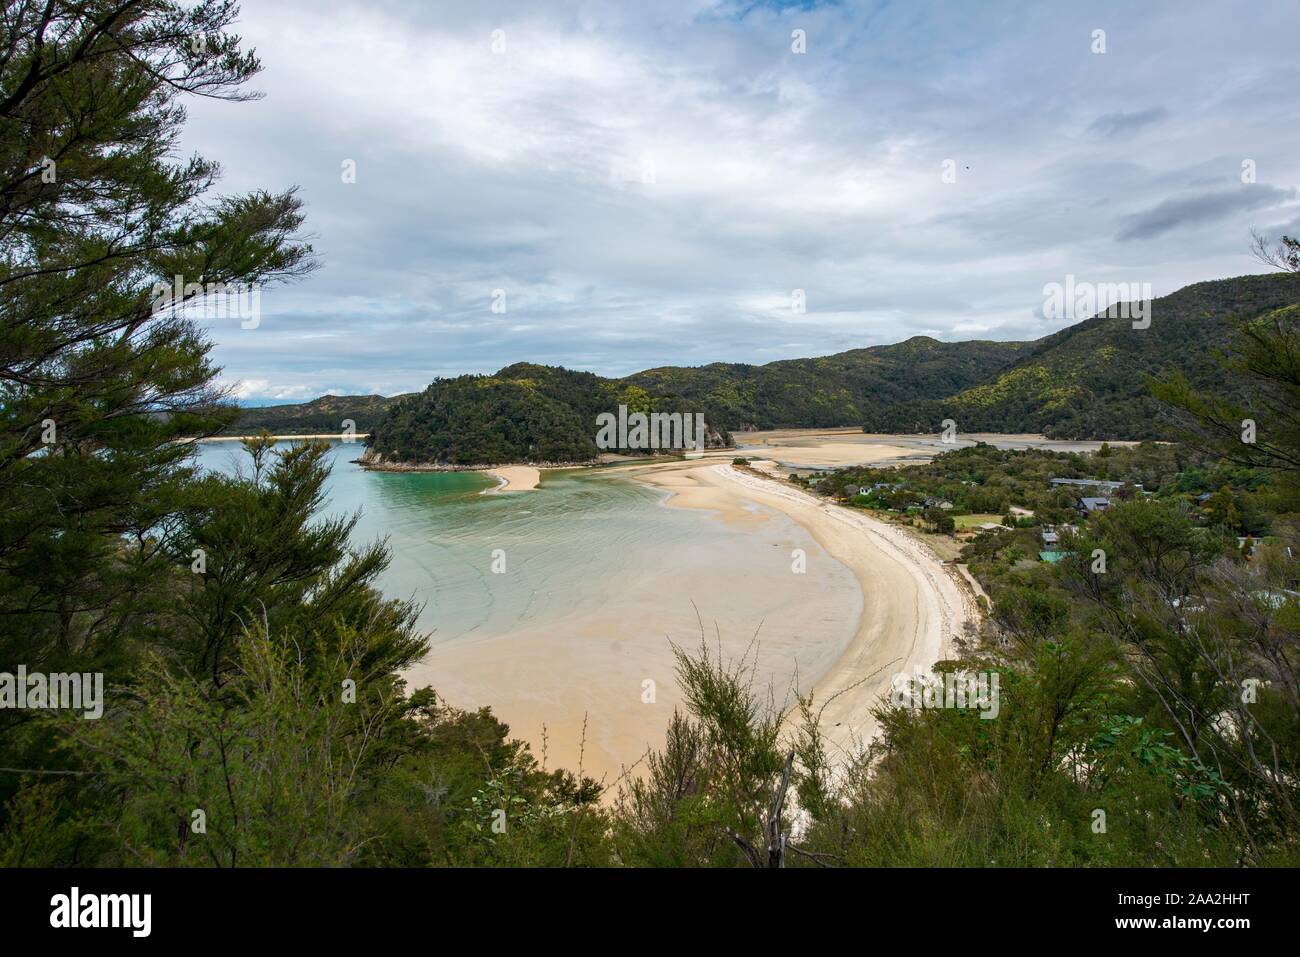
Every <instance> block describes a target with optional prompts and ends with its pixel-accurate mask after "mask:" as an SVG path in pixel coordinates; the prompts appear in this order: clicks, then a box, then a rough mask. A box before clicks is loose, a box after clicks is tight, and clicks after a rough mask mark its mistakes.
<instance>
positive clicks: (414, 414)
mask: <svg viewBox="0 0 1300 957" xmlns="http://www.w3.org/2000/svg"><path fill="white" fill-rule="evenodd" d="M620 405H623V406H626V407H627V410H628V412H629V413H634V412H641V413H655V412H658V413H669V414H671V413H688V412H698V411H703V410H701V409H700V408H699V407H698V406H693V405H692V404H691V403H689V402H688V401H687V400H685V399H682V398H681V397H679V396H665V395H655V394H652V393H651V392H649V391H647V390H646V389H643V388H641V387H639V386H637V385H634V384H631V383H628V382H626V381H620V380H617V379H605V378H602V377H601V376H598V375H595V374H594V373H591V372H574V371H572V370H569V369H563V368H559V367H555V366H542V365H534V364H532V363H526V362H519V363H516V364H514V365H512V366H507V367H506V368H504V369H502V370H501V371H500V372H498V373H496V374H495V375H490V376H476V375H463V376H457V377H456V378H454V379H436V380H434V382H432V383H431V384H430V385H429V387H428V388H427V389H425V390H424V391H423V392H420V393H416V394H413V395H409V396H404V397H402V398H401V399H400V400H398V401H396V402H395V403H394V404H393V405H392V406H391V407H390V408H389V410H388V412H387V413H386V414H385V415H384V417H383V418H382V419H381V420H380V421H379V422H378V423H377V424H376V425H375V427H374V428H373V429H372V430H371V434H370V438H369V440H368V441H367V443H366V444H367V458H368V459H369V460H371V461H372V462H375V463H376V464H377V463H380V462H384V463H437V464H439V465H493V464H501V463H509V462H534V463H573V462H590V461H593V460H594V459H595V458H596V456H597V455H598V454H599V453H600V452H601V451H606V450H605V449H599V448H597V445H596V436H597V431H598V430H597V424H596V423H597V416H598V415H600V414H601V413H605V412H609V413H616V412H617V410H618V407H619V406H620ZM707 418H708V421H710V422H713V421H716V418H715V417H713V416H709V417H707ZM707 440H708V444H709V445H726V444H730V441H731V438H730V436H729V435H727V434H726V433H725V432H721V431H718V430H716V429H711V430H710V434H709V435H708V436H707ZM617 450H618V449H617V448H616V447H613V448H610V449H608V451H617Z"/></svg>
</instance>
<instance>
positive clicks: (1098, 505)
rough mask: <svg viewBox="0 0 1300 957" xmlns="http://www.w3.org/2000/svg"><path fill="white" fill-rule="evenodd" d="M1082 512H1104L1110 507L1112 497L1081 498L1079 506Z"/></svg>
mask: <svg viewBox="0 0 1300 957" xmlns="http://www.w3.org/2000/svg"><path fill="white" fill-rule="evenodd" d="M1077 508H1078V509H1079V511H1081V512H1085V513H1087V512H1104V511H1106V509H1108V508H1110V499H1108V498H1081V499H1079V504H1078V506H1077Z"/></svg>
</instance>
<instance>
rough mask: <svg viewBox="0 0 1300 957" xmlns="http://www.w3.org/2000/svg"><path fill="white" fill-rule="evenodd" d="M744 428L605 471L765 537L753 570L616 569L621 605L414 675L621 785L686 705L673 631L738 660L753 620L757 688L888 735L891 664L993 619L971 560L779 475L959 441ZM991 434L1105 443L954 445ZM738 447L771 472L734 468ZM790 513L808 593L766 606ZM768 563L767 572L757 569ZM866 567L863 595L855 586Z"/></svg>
mask: <svg viewBox="0 0 1300 957" xmlns="http://www.w3.org/2000/svg"><path fill="white" fill-rule="evenodd" d="M734 438H735V441H736V446H737V447H736V448H733V449H713V450H710V451H708V452H706V453H704V454H703V455H702V456H701V457H700V458H694V459H689V460H671V461H658V462H651V463H645V462H643V461H641V460H636V459H632V460H624V461H621V462H619V463H618V464H613V465H610V466H609V467H607V468H605V469H601V470H600V471H599V472H598V473H597V474H600V475H608V476H609V477H612V478H618V477H621V478H625V479H632V480H634V481H637V482H640V483H643V484H646V485H648V486H650V487H652V488H655V489H657V490H659V491H660V492H662V493H663V494H664V506H665V507H667V508H672V509H685V510H692V511H697V512H700V513H701V520H704V521H719V522H722V523H725V524H726V525H728V526H731V527H733V528H737V529H741V530H744V531H745V532H746V533H747V534H752V535H754V536H755V543H756V547H755V548H754V550H753V551H752V552H750V553H748V554H747V555H746V556H745V557H744V558H743V560H742V561H741V562H739V565H738V567H727V568H716V569H710V570H708V571H707V572H702V573H698V574H697V575H696V577H695V578H693V579H691V580H689V581H685V582H684V581H682V580H680V579H675V578H673V577H672V576H665V577H662V578H658V579H656V578H650V579H647V580H638V581H635V582H630V583H629V582H625V581H610V582H609V583H608V586H607V589H608V601H607V602H606V603H604V604H603V605H602V607H601V608H599V609H597V610H595V611H591V610H588V611H585V612H583V613H581V614H574V615H572V616H569V617H567V618H565V619H564V620H562V621H560V622H558V623H556V622H548V623H547V624H546V625H535V624H528V623H524V622H521V623H520V625H519V626H518V627H516V628H513V629H511V630H510V631H509V633H507V634H494V635H485V636H483V637H471V638H465V639H458V640H456V641H452V642H446V643H442V644H438V643H436V642H435V645H434V649H433V651H432V652H431V653H430V655H429V657H428V658H427V659H426V661H425V662H423V663H422V664H421V665H420V666H419V667H417V668H416V669H414V670H413V672H412V674H411V675H410V677H411V678H412V680H413V682H415V683H417V684H419V683H430V684H434V685H435V686H436V687H437V688H438V690H439V691H440V692H441V693H443V694H444V695H446V696H447V699H448V700H449V701H451V702H452V703H453V704H456V705H458V706H463V707H471V706H472V707H477V706H480V705H483V704H488V703H490V704H491V705H492V707H493V709H494V711H495V712H496V713H497V714H498V715H499V716H501V717H502V719H503V720H505V721H507V722H508V723H509V724H510V725H511V728H512V732H513V733H514V734H516V735H518V736H520V737H522V738H524V739H525V740H528V741H529V742H531V743H532V744H533V746H534V749H535V751H536V752H537V753H538V754H541V753H542V750H543V741H545V751H546V756H547V759H548V762H549V764H550V766H552V767H555V766H563V767H569V768H577V767H578V766H579V763H580V762H581V766H582V769H583V770H584V772H585V773H587V774H591V775H593V776H595V777H596V778H598V779H603V780H604V781H605V782H606V783H607V784H612V783H613V782H615V781H617V779H618V778H619V776H620V774H621V773H622V772H623V771H624V770H625V769H627V768H629V767H630V766H635V764H636V762H637V760H638V758H639V757H640V756H641V755H643V754H644V753H645V751H646V749H647V748H648V747H658V746H660V745H661V744H662V742H663V732H664V728H665V727H666V725H667V722H668V720H669V718H670V717H671V714H672V710H673V708H674V707H676V706H678V705H679V704H680V699H679V693H678V690H677V688H676V684H675V681H674V679H673V656H672V645H673V644H677V645H678V646H681V647H687V648H690V647H697V646H698V644H699V639H700V633H701V625H703V631H704V633H705V634H706V635H707V637H708V638H709V641H710V642H711V643H713V642H714V641H715V640H716V641H717V643H718V644H719V646H720V647H721V649H722V651H723V653H724V654H725V655H727V656H728V657H731V658H738V657H740V656H741V655H744V654H746V653H747V652H748V651H752V650H753V648H751V637H752V636H751V635H750V634H749V632H748V631H746V630H745V629H743V628H741V627H739V626H740V625H742V624H748V623H751V622H752V623H753V626H754V627H755V628H756V629H757V630H758V631H759V634H760V638H759V641H758V642H757V657H758V660H757V663H756V667H755V674H756V679H757V685H758V686H759V687H768V686H769V685H770V686H771V687H772V688H773V690H774V693H775V698H776V699H777V700H778V701H781V700H783V701H784V704H785V705H786V706H789V705H792V704H793V689H794V688H795V687H796V686H797V688H798V690H799V692H801V693H805V694H806V693H807V692H808V691H809V690H811V691H813V693H814V697H815V702H816V705H817V706H819V707H820V706H824V707H825V710H824V711H823V712H822V721H821V723H822V727H823V729H824V731H825V732H826V736H827V740H828V741H829V742H830V744H831V745H832V746H834V747H839V748H848V747H851V746H852V745H853V744H854V743H855V742H861V741H863V740H865V739H869V738H870V737H871V736H872V735H873V734H874V733H875V731H876V727H875V722H874V720H873V718H872V716H871V710H872V708H873V707H874V706H875V705H876V704H877V703H878V701H879V700H880V699H881V696H882V695H885V694H887V693H888V691H889V689H890V687H891V682H892V680H893V678H894V676H895V675H896V674H899V673H904V672H906V673H911V672H913V671H914V670H915V669H917V668H920V669H922V670H923V671H924V670H927V669H929V668H930V667H931V666H932V665H933V664H934V663H935V662H936V661H939V660H943V659H945V658H948V657H950V656H951V655H952V650H953V639H954V638H956V637H959V636H961V635H963V633H964V632H965V630H966V629H967V626H968V624H970V625H974V624H975V623H977V622H978V620H979V616H980V612H979V609H978V605H977V604H976V601H975V588H974V587H973V583H972V581H971V580H970V578H969V576H967V575H964V574H963V573H962V570H961V569H960V568H958V567H957V566H955V565H952V564H948V565H945V564H943V563H942V562H941V561H940V559H939V558H938V557H937V556H936V555H935V554H934V553H933V552H932V551H931V549H930V548H929V547H928V546H927V545H926V544H925V543H924V542H922V541H919V540H918V539H917V537H915V536H914V535H912V534H909V533H908V532H907V531H906V530H904V529H902V528H900V527H897V526H893V525H890V524H887V523H884V522H881V521H879V520H876V519H873V518H871V517H870V516H869V515H867V514H865V513H863V512H861V511H858V510H852V509H846V508H842V507H840V506H837V505H834V504H832V503H829V502H826V501H824V500H822V499H820V498H818V497H816V496H814V495H811V494H809V493H807V492H805V491H803V490H802V489H799V488H797V487H795V486H793V485H792V484H790V483H787V482H784V481H782V480H781V478H780V477H781V476H782V475H785V474H788V473H789V472H790V471H792V470H794V471H797V470H801V469H806V468H811V467H821V468H826V467H843V466H849V465H859V464H871V465H876V466H887V465H904V464H909V463H913V462H921V461H928V460H929V459H932V458H933V457H934V456H936V455H939V454H941V453H943V452H945V451H949V450H951V449H952V448H953V447H954V446H953V445H952V444H945V443H943V442H941V441H940V440H939V437H938V436H936V435H887V436H882V435H867V434H864V433H862V432H858V431H855V430H846V429H831V430H779V431H771V432H751V433H739V434H737V435H736V436H735V437H734ZM977 441H983V442H988V443H989V444H992V445H996V446H998V447H1002V448H1047V449H1054V450H1058V451H1073V450H1081V451H1082V450H1094V449H1096V448H1098V447H1099V446H1100V445H1101V443H1100V442H1070V441H1052V440H1048V439H1045V438H1044V437H1043V436H1041V435H994V434H979V435H974V434H970V435H962V436H960V437H959V440H958V442H957V443H956V444H957V446H958V447H960V446H962V445H971V444H974V443H975V442H977ZM1112 444H1119V443H1112ZM755 453H760V455H761V457H760V455H755ZM736 457H744V458H748V459H750V461H751V462H752V463H753V467H754V469H755V470H757V471H760V472H763V473H764V474H765V475H770V476H771V477H763V476H762V475H755V474H752V473H751V472H750V471H748V470H746V469H742V468H736V467H733V465H732V459H733V458H736ZM490 471H491V474H493V475H495V476H496V477H497V478H498V479H499V480H501V481H502V484H501V485H500V486H499V487H498V489H497V491H503V490H504V491H514V490H517V489H519V490H522V489H527V488H536V486H537V481H538V479H539V478H540V473H539V472H538V470H537V469H534V468H532V467H527V466H511V467H506V468H496V469H492V470H490ZM542 501H544V499H539V502H542ZM778 518H780V519H788V520H789V521H791V522H793V523H795V526H797V527H798V528H799V529H800V530H801V534H804V535H805V536H807V540H808V541H809V543H810V545H811V548H809V549H808V550H807V569H806V572H805V573H804V574H803V575H801V576H797V580H798V581H800V583H801V587H802V588H803V594H804V595H805V596H806V597H805V598H803V599H802V600H801V601H799V602H798V603H797V605H795V606H782V607H781V608H780V609H778V610H776V611H774V612H772V613H770V614H767V615H766V617H761V618H756V615H755V605H756V604H759V603H761V602H762V601H763V600H765V599H766V598H767V597H768V596H766V595H765V594H764V593H763V589H764V588H770V587H772V586H771V583H772V582H773V581H774V580H777V579H775V578H774V577H772V576H774V575H777V574H779V575H780V576H782V577H780V579H779V580H780V581H783V582H786V583H789V582H790V581H791V580H792V579H791V578H788V577H785V576H790V575H795V573H794V572H793V571H792V569H791V567H790V566H791V560H790V555H791V548H792V546H794V544H795V543H794V542H793V541H792V540H789V536H786V538H783V539H781V540H780V541H771V540H764V536H768V538H770V537H771V536H770V532H771V530H772V529H773V527H774V526H773V523H774V522H776V521H777V520H778ZM760 543H761V546H760ZM776 563H779V566H778V565H777V564H776ZM828 563H829V564H828ZM836 569H837V571H836ZM846 570H847V572H849V573H851V578H849V577H846V575H845V571H846ZM760 571H761V573H762V574H765V575H767V576H769V577H767V578H765V579H761V580H760V579H759V578H758V577H757V576H758V575H759V573H760ZM832 581H833V582H834V585H833V587H832V585H831V584H830V583H831V582H832ZM853 581H856V583H857V589H856V591H857V592H858V594H853V593H852V592H853V591H855V589H852V588H851V587H848V588H846V587H845V585H846V583H849V582H853ZM764 582H766V583H767V584H764ZM697 605H703V607H698V608H697V607H696V606H697ZM647 680H651V681H653V682H654V685H655V688H656V692H657V693H656V696H655V700H654V701H653V702H650V703H647V702H645V701H643V684H644V682H646V681H647ZM633 773H635V772H633Z"/></svg>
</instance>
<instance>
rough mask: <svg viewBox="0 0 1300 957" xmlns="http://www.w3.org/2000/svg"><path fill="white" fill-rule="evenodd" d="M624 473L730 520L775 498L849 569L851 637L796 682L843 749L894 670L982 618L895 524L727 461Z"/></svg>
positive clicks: (962, 589)
mask: <svg viewBox="0 0 1300 957" xmlns="http://www.w3.org/2000/svg"><path fill="white" fill-rule="evenodd" d="M674 471H675V472H677V473H685V474H676V475H673V474H672V472H674ZM665 473H667V474H665ZM628 477H629V478H631V479H633V480H634V481H639V482H641V483H643V484H646V485H650V486H652V487H655V488H658V489H660V490H664V491H667V492H668V493H669V494H668V496H667V499H666V505H667V506H668V507H673V508H694V509H702V510H709V511H715V512H719V513H720V517H721V518H722V519H723V520H724V521H726V520H736V518H737V516H736V515H735V514H734V512H735V510H736V509H737V508H738V507H739V506H738V503H739V502H740V501H746V500H748V501H752V502H756V503H758V504H760V505H765V506H767V507H770V508H774V509H776V510H777V511H779V512H781V513H783V514H784V515H786V516H787V517H788V518H790V519H791V520H792V521H794V522H796V523H798V524H799V525H800V526H802V527H803V528H804V529H805V530H806V531H807V532H808V533H809V534H810V535H811V536H812V537H813V539H814V540H815V541H816V542H817V543H818V544H819V545H820V546H821V547H822V549H823V550H824V551H825V552H826V553H827V554H828V555H830V556H831V558H833V559H835V560H836V561H838V562H839V563H841V564H842V565H844V566H846V567H847V568H848V569H849V570H850V571H851V572H852V573H853V575H854V577H855V578H856V579H857V582H858V587H859V588H860V589H861V592H862V598H863V605H862V613H861V615H860V616H859V620H858V622H857V625H856V627H855V629H854V632H853V635H852V638H851V639H850V640H849V642H848V643H847V645H846V646H845V647H844V648H843V649H842V650H841V652H840V654H839V656H838V657H837V658H836V660H835V661H834V663H833V664H831V666H830V667H829V668H828V669H826V670H825V671H824V672H823V673H822V674H820V675H817V676H814V678H813V681H812V682H811V686H810V688H809V689H800V690H801V693H806V691H811V692H812V693H813V694H814V695H815V700H814V708H817V709H821V720H820V724H821V727H822V731H823V733H824V734H825V735H826V738H827V741H828V743H829V744H830V745H831V746H832V747H833V748H835V749H838V750H840V751H841V752H843V753H849V752H850V751H852V750H853V749H854V748H856V747H857V746H858V745H860V744H862V743H865V742H866V741H868V740H870V739H871V738H872V737H874V736H875V733H876V731H877V730H878V728H877V723H876V720H875V718H874V716H873V715H872V714H871V712H872V710H873V709H874V708H875V707H876V705H877V704H878V703H879V701H880V698H881V696H882V695H886V694H888V692H889V691H890V689H891V687H892V682H893V678H894V676H895V675H896V674H900V673H913V672H914V671H915V670H916V669H919V670H920V671H922V672H929V671H930V670H931V669H932V668H933V666H934V664H935V662H937V661H942V660H944V659H945V658H946V657H948V656H949V655H950V654H951V651H952V647H953V639H954V638H958V637H961V636H962V635H963V633H964V631H965V629H966V625H967V623H972V624H973V623H977V622H978V621H979V619H980V611H979V608H978V606H977V604H976V603H975V601H974V596H973V594H972V593H971V592H970V589H969V585H968V584H967V583H966V582H965V581H959V580H958V574H959V573H958V574H954V569H953V567H952V566H949V565H945V564H943V563H942V561H941V560H940V559H939V558H938V556H936V555H935V554H934V553H933V552H932V551H931V550H930V549H929V547H928V546H926V545H925V543H923V542H921V541H919V540H918V539H916V538H914V537H912V536H910V535H908V534H906V532H904V531H903V530H902V529H900V528H898V527H895V526H892V525H890V524H888V523H885V522H881V521H879V520H878V519H874V518H871V517H869V516H866V515H863V514H860V513H858V512H856V511H850V510H849V509H844V508H840V507H839V506H837V505H834V504H832V503H827V502H824V501H822V500H820V499H817V498H815V497H814V496H812V495H810V494H808V493H807V492H804V491H803V490H801V489H796V488H794V487H793V486H791V487H786V486H785V485H783V484H781V483H780V482H779V480H775V479H765V478H760V477H758V476H756V475H752V474H747V473H746V472H744V471H741V470H739V469H737V468H735V467H733V466H732V465H730V464H718V463H699V464H692V465H690V466H684V467H679V468H678V469H675V470H674V469H671V467H670V468H667V469H658V470H646V472H644V473H643V474H639V475H629V476H628ZM683 480H685V481H683ZM729 513H730V514H729ZM813 572H814V569H812V568H809V569H808V572H807V573H809V574H812V573H813Z"/></svg>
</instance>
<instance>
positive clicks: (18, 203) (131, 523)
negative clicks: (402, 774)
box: [0, 0, 313, 667]
mask: <svg viewBox="0 0 1300 957" xmlns="http://www.w3.org/2000/svg"><path fill="white" fill-rule="evenodd" d="M236 14H237V8H236V7H235V5H234V4H233V3H230V2H221V0H206V2H202V3H198V4H196V5H194V6H192V7H188V8H187V7H182V6H180V5H178V4H176V3H173V2H170V0H91V2H78V3H72V2H66V0H62V2H50V3H40V4H36V3H21V4H9V5H7V7H6V13H5V15H4V17H3V18H2V19H0V49H2V50H3V51H5V52H4V55H3V58H0V89H2V90H3V91H4V93H3V94H2V95H0V144H3V146H2V147H0V237H3V238H2V242H3V254H2V255H0V425H2V427H0V616H3V620H4V621H5V623H6V627H5V629H4V632H3V634H2V635H0V663H16V662H17V661H24V662H25V663H27V664H28V665H29V666H33V667H34V666H36V665H38V664H40V665H47V666H50V665H56V664H59V663H63V664H77V665H78V666H79V665H81V664H86V663H88V662H91V661H101V662H102V661H106V660H110V659H112V657H113V656H114V655H116V654H118V653H119V652H120V651H121V647H120V645H121V639H122V636H123V635H124V630H123V627H122V622H123V621H124V620H125V619H127V618H129V617H131V616H132V615H135V614H141V613H144V609H143V608H141V607H140V601H139V596H140V595H141V594H142V593H145V592H147V591H148V589H146V588H144V587H143V586H144V585H145V584H147V583H148V582H149V581H150V580H151V579H153V578H155V577H157V576H158V575H159V574H160V570H161V567H162V565H164V564H165V563H166V562H167V561H169V560H170V557H171V556H169V555H168V554H167V552H166V550H165V549H160V548H157V547H155V546H156V543H157V542H158V541H159V540H160V539H161V538H165V537H166V535H167V533H168V525H169V522H170V521H171V518H172V516H174V515H175V514H176V512H177V510H178V509H179V508H180V507H181V505H182V503H181V500H180V499H181V498H182V497H183V494H184V493H183V489H182V481H183V479H184V477H185V475H186V466H187V461H188V459H189V457H190V454H191V450H190V448H189V447H188V446H186V445H184V444H179V443H177V442H176V441H175V440H177V439H179V438H182V437H187V436H196V435H199V436H201V435H206V434H211V433H213V432H216V431H217V430H219V429H220V428H221V427H222V425H223V424H224V423H226V422H228V421H229V420H230V418H231V417H232V416H233V415H234V414H235V412H234V410H233V409H232V408H231V407H229V406H228V405H225V404H223V402H222V399H223V396H222V394H221V393H220V392H219V391H218V390H217V389H216V388H215V387H214V385H213V379H214V375H215V372H216V370H215V369H214V368H213V367H212V365H211V364H210V362H209V359H208V350H209V344H208V343H207V341H206V340H205V339H204V338H203V334H202V332H201V330H200V329H199V328H197V327H196V325H195V323H194V322H193V321H191V319H190V318H189V317H188V314H187V310H192V309H193V308H195V307H196V306H198V305H204V304H210V300H209V298H208V297H207V295H206V293H207V290H208V289H209V288H210V287H209V284H216V285H213V286H212V287H211V288H213V289H219V288H225V289H231V288H235V289H245V288H248V287H250V286H253V285H255V284H259V283H264V282H271V281H276V280H282V279H287V278H292V277H296V276H301V275H302V274H304V273H305V272H307V271H308V270H309V269H311V268H312V265H313V261H312V258H311V247H310V246H308V245H306V244H305V243H303V242H301V241H300V240H299V239H297V238H296V233H297V230H298V227H299V225H300V222H301V212H300V204H299V202H298V200H297V199H296V198H295V196H294V194H293V191H292V190H287V191H284V192H281V193H278V194H272V193H265V192H258V193H253V194H250V195H246V196H224V197H223V196H217V197H212V196H209V195H208V194H209V192H210V191H211V188H212V186H213V184H214V182H215V180H216V177H217V173H218V169H217V167H216V165H215V164H213V163H211V162H209V161H207V160H204V159H202V158H200V157H197V156H196V157H190V158H188V159H180V158H178V157H177V156H176V144H177V140H178V137H179V136H180V132H181V129H182V126H183V124H184V120H185V111H184V108H183V106H182V105H181V99H182V98H183V97H185V96H204V97H216V98H222V99H228V100H242V99H249V98H250V97H252V96H253V95H254V94H252V93H249V92H247V91H246V90H244V89H243V87H244V84H245V83H246V81H247V80H248V79H249V78H250V77H252V76H253V75H254V74H255V73H256V72H257V71H258V70H259V69H260V67H259V64H258V61H257V59H256V57H255V56H254V55H253V54H252V53H251V52H243V51H241V49H240V39H239V37H238V36H236V35H234V34H232V33H229V32H228V28H229V26H230V25H231V23H232V22H233V21H234V19H235V17H236ZM178 283H179V285H180V287H181V295H180V296H179V297H173V298H171V299H170V300H169V299H168V298H167V296H165V295H163V294H162V293H161V292H160V290H161V289H162V287H164V286H165V287H166V288H167V289H174V288H175V287H176V285H177V284H178ZM250 334H255V333H250Z"/></svg>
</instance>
